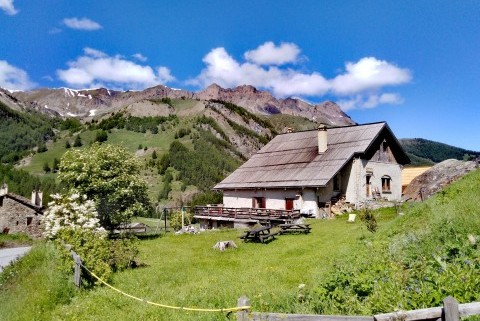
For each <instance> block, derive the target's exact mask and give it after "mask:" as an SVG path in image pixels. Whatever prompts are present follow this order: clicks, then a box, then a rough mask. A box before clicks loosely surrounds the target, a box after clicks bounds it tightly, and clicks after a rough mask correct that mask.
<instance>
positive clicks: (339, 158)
mask: <svg viewBox="0 0 480 321" xmlns="http://www.w3.org/2000/svg"><path fill="white" fill-rule="evenodd" d="M382 130H388V131H389V133H390V134H391V135H392V136H393V133H391V131H390V129H389V128H388V125H387V124H386V123H384V122H382V123H374V124H366V125H355V126H345V127H333V128H329V129H328V131H327V135H328V145H327V146H328V148H327V150H326V151H325V152H324V153H321V154H319V153H318V147H317V145H318V140H317V135H318V134H317V130H311V131H304V132H295V133H287V134H282V135H278V136H276V137H275V138H274V139H272V140H271V141H270V142H269V143H268V144H267V145H265V146H264V147H263V148H262V149H261V150H259V151H258V152H257V153H256V154H255V155H253V156H252V157H251V158H250V159H249V160H248V161H247V162H246V163H244V164H243V165H242V166H240V167H239V168H238V169H237V170H236V171H234V172H233V173H232V174H231V175H230V176H228V177H227V178H225V179H224V180H223V181H222V182H220V183H219V184H217V185H216V186H215V187H214V189H249V188H272V187H278V188H288V187H306V186H311V187H321V186H325V185H326V184H327V183H328V181H329V180H330V179H332V177H333V176H334V175H335V174H336V173H337V172H338V171H339V170H340V169H342V167H343V166H344V165H345V164H346V163H347V162H348V161H349V160H350V159H351V158H352V157H353V156H354V155H355V154H364V153H365V152H366V151H367V149H368V148H369V147H370V146H371V145H372V143H373V142H374V140H375V139H376V138H377V137H378V136H379V134H380V132H381V131H382ZM394 140H395V141H396V139H395V137H394ZM396 142H397V141H396ZM397 144H398V142H397ZM398 146H399V145H398ZM400 150H401V147H400ZM401 151H402V153H403V150H401ZM401 156H402V158H403V156H405V157H406V155H405V154H404V153H403V155H401ZM406 159H407V160H408V157H407V158H406Z"/></svg>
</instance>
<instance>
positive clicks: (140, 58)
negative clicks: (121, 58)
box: [132, 53, 148, 62]
mask: <svg viewBox="0 0 480 321" xmlns="http://www.w3.org/2000/svg"><path fill="white" fill-rule="evenodd" d="M132 57H133V58H135V59H137V60H138V61H142V62H145V61H147V60H148V58H147V57H145V56H144V55H142V54H141V53H136V54H134V55H132Z"/></svg>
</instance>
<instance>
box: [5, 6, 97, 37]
mask: <svg viewBox="0 0 480 321" xmlns="http://www.w3.org/2000/svg"><path fill="white" fill-rule="evenodd" d="M0 1H1V0H0ZM63 24H64V25H65V26H67V27H68V28H72V29H77V30H86V31H93V30H98V29H101V28H102V26H101V25H100V24H99V23H98V22H95V21H93V20H90V19H88V18H76V17H73V18H65V19H63Z"/></svg>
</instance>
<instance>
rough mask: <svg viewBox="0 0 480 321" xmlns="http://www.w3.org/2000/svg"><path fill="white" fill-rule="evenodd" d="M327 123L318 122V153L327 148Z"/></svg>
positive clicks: (323, 151)
mask: <svg viewBox="0 0 480 321" xmlns="http://www.w3.org/2000/svg"><path fill="white" fill-rule="evenodd" d="M327 142H328V138H327V125H325V124H320V126H318V153H319V154H321V153H325V151H326V150H327Z"/></svg>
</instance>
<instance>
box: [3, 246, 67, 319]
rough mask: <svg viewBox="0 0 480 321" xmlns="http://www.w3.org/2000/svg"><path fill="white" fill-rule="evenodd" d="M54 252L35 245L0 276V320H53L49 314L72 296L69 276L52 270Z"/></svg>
mask: <svg viewBox="0 0 480 321" xmlns="http://www.w3.org/2000/svg"><path fill="white" fill-rule="evenodd" d="M57 264H58V257H57V255H56V252H55V251H54V249H53V248H52V247H51V245H47V244H45V243H37V244H36V245H35V246H34V247H33V248H32V249H31V250H30V252H29V253H28V255H26V256H25V257H24V258H23V259H21V260H20V261H18V262H17V263H16V264H15V265H14V266H12V265H10V266H9V267H6V268H5V270H4V271H3V272H2V273H1V274H0V320H5V321H16V320H19V321H23V320H25V321H27V320H54V319H55V317H52V312H53V311H54V310H55V308H56V307H57V306H61V305H62V304H67V303H68V302H69V301H70V299H71V298H72V297H73V295H74V293H75V292H74V291H75V290H74V286H73V284H72V282H71V276H70V275H64V274H62V273H61V272H59V271H58V270H57V269H56V268H55V267H56V266H57Z"/></svg>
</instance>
